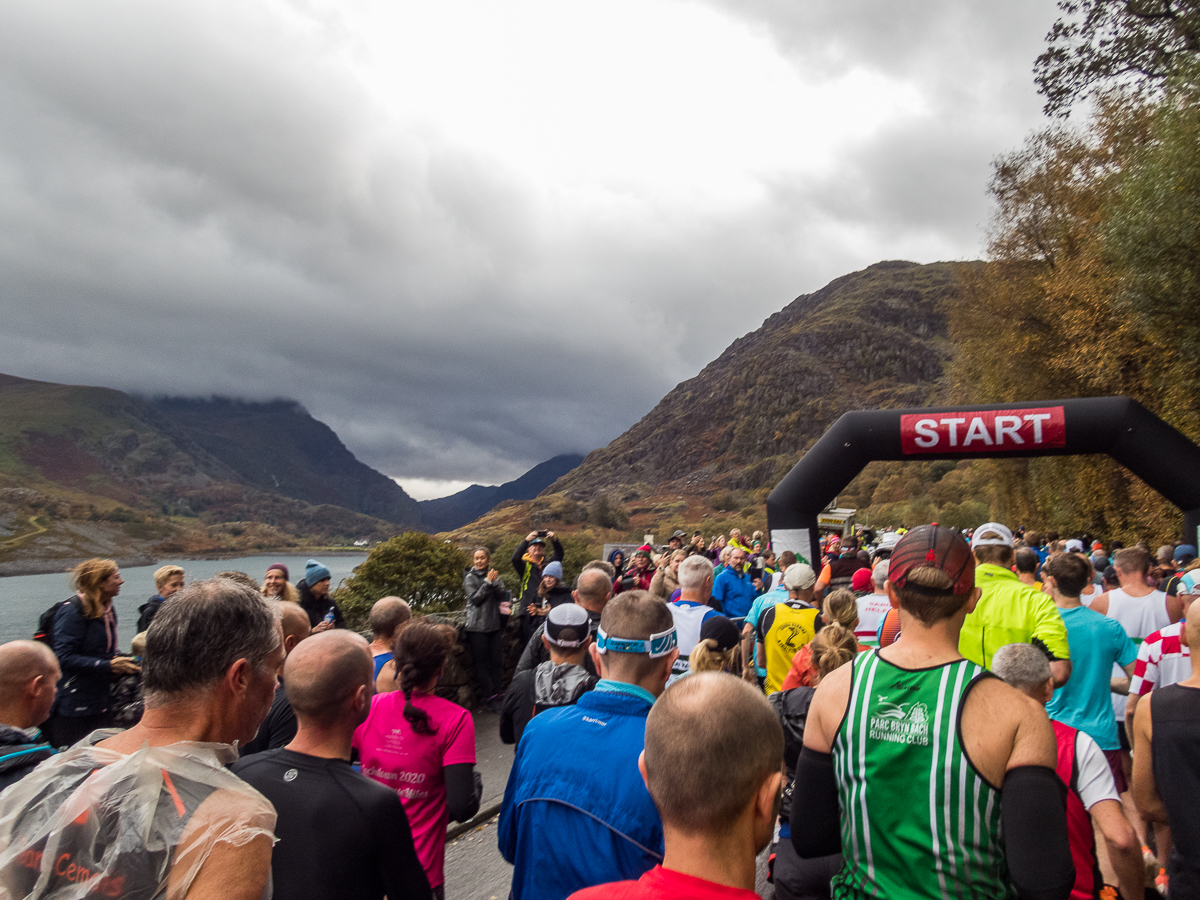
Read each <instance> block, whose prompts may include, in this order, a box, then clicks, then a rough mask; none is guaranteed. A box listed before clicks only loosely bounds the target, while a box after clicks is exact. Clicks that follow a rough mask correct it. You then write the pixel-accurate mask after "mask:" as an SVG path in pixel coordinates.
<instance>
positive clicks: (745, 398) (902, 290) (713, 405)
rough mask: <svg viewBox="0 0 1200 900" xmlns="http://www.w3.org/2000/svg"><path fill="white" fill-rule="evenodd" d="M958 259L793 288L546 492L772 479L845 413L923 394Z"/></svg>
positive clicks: (699, 489) (920, 401) (677, 489)
mask: <svg viewBox="0 0 1200 900" xmlns="http://www.w3.org/2000/svg"><path fill="white" fill-rule="evenodd" d="M962 265H968V264H963V263H933V264H929V265H918V264H916V263H910V262H901V261H890V262H881V263H877V264H875V265H873V266H870V267H869V268H867V269H864V270H862V271H860V272H854V273H852V274H850V275H845V276H843V277H841V278H838V279H836V280H834V281H832V282H830V283H829V284H828V285H827V286H826V287H824V288H822V289H821V290H819V291H816V292H815V293H812V294H804V295H802V296H800V297H797V298H796V299H795V300H793V301H792V302H791V303H789V304H788V305H787V306H786V307H784V309H782V310H780V311H779V312H778V313H776V314H775V315H773V316H771V317H770V318H768V319H767V320H766V321H765V322H764V323H763V324H762V326H761V327H760V328H758V329H757V330H756V331H754V332H752V333H750V334H748V335H746V336H745V337H741V338H738V339H737V340H736V341H734V342H733V343H732V344H731V345H730V346H729V347H728V349H726V350H725V352H724V353H722V354H721V356H720V357H718V358H717V359H716V360H714V361H713V362H711V363H710V364H709V365H707V366H705V367H704V369H703V371H701V372H700V374H699V375H697V376H696V377H695V378H692V379H689V380H688V381H685V382H683V383H682V384H680V385H679V386H677V387H676V388H675V389H674V390H673V391H671V392H670V393H669V394H667V396H666V397H664V398H663V399H662V401H661V402H660V403H659V404H658V405H657V406H656V407H655V408H654V409H652V410H651V411H650V412H649V413H647V414H646V416H645V417H643V418H642V420H641V421H640V422H638V423H637V424H636V425H634V426H633V427H632V428H630V429H629V430H628V431H627V432H625V433H624V434H623V435H621V436H620V437H618V438H617V439H616V440H615V441H613V442H612V443H611V444H609V445H608V446H607V447H604V448H602V449H600V450H596V451H594V452H592V453H591V454H589V455H588V456H587V458H586V459H585V460H584V461H583V463H582V464H581V465H580V466H579V467H578V468H576V469H574V470H572V471H571V472H569V473H568V474H567V475H565V476H564V477H562V478H560V479H559V480H558V481H556V482H555V483H554V484H553V485H551V486H550V487H548V488H547V489H546V490H545V491H544V492H543V495H550V494H557V493H565V494H566V495H567V496H568V497H569V498H571V499H573V500H587V499H589V498H591V497H594V496H596V495H599V494H605V493H608V494H613V495H623V496H626V497H628V496H641V497H645V496H648V495H652V494H664V493H678V494H683V495H693V496H694V495H696V494H700V493H705V492H712V491H717V490H720V489H726V490H732V491H754V490H760V489H767V488H770V487H773V486H774V485H775V483H776V482H777V481H778V480H779V478H781V477H782V476H783V475H784V474H785V473H786V472H787V471H788V469H789V468H790V467H791V466H792V465H794V464H795V462H796V460H797V459H798V458H799V456H800V455H801V454H802V453H803V452H804V451H805V450H806V449H807V448H808V447H809V446H811V445H812V444H813V443H814V442H815V441H816V440H817V439H818V438H819V437H820V436H821V435H822V434H823V433H824V432H825V430H826V429H827V428H828V427H829V426H830V425H831V424H833V422H834V421H836V420H837V418H838V417H839V416H841V415H842V413H844V412H847V411H849V410H852V409H871V408H879V407H905V406H922V405H925V404H927V403H929V402H930V401H931V400H932V399H933V398H934V395H935V394H936V393H937V391H938V390H939V387H940V385H941V379H942V375H943V370H944V367H945V365H946V363H947V361H948V360H949V358H950V355H951V353H952V347H951V346H950V344H949V342H948V340H947V331H946V316H945V311H944V310H945V306H946V304H947V303H948V302H949V301H950V300H951V299H952V298H953V297H954V296H955V294H956V291H957V289H958V288H957V281H956V271H957V270H958V268H959V267H960V266H962ZM726 508H730V507H726Z"/></svg>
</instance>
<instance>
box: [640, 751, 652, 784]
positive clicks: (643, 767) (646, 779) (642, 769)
mask: <svg viewBox="0 0 1200 900" xmlns="http://www.w3.org/2000/svg"><path fill="white" fill-rule="evenodd" d="M638 771H639V772H641V773H642V782H643V783H644V784H645V785H646V790H650V777H649V776H648V775H647V774H646V751H645V750H643V751H642V752H641V753H639V754H638Z"/></svg>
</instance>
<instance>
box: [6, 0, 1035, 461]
mask: <svg viewBox="0 0 1200 900" xmlns="http://www.w3.org/2000/svg"><path fill="white" fill-rule="evenodd" d="M715 5H716V6H718V7H719V8H721V9H724V10H725V11H727V12H728V13H729V14H731V15H736V16H740V17H742V18H743V21H750V22H752V23H753V24H754V25H755V27H760V28H764V29H769V31H770V33H771V35H772V38H773V40H774V41H775V42H776V44H777V45H778V46H779V47H780V48H781V52H783V53H784V54H786V55H787V57H788V58H789V60H791V61H792V62H793V64H794V65H795V66H796V67H797V69H798V70H800V71H802V72H804V73H805V75H806V77H810V78H815V77H820V78H835V77H837V76H838V75H839V74H840V73H844V72H846V71H851V70H853V69H854V68H856V67H859V68H867V69H873V70H877V71H879V72H881V73H883V74H884V75H886V76H887V77H889V78H895V79H899V80H901V81H904V82H907V83H911V85H912V86H913V90H914V91H915V92H916V93H917V94H919V95H920V96H921V97H922V98H923V99H922V109H921V111H920V112H919V113H917V114H914V115H913V116H912V117H909V118H906V119H901V120H893V121H891V122H890V123H889V124H888V125H886V126H884V127H881V128H880V129H876V130H874V131H873V132H872V133H871V134H870V135H869V136H868V137H866V138H864V139H862V140H860V141H858V142H855V143H854V144H852V145H849V146H846V147H844V148H842V152H839V153H838V154H837V164H836V166H835V169H834V170H833V171H825V172H821V173H820V174H819V175H817V174H812V173H804V172H791V173H788V172H784V173H780V174H779V175H778V176H772V177H763V179H762V182H761V185H760V188H761V190H760V192H759V194H758V195H757V196H756V197H753V198H751V199H745V200H743V201H741V202H737V203H732V202H729V203H725V204H718V205H714V206H713V207H712V209H711V210H709V211H707V212H703V213H702V214H698V213H697V212H696V211H695V210H685V209H671V208H665V207H663V206H662V205H661V204H659V203H657V202H655V201H653V200H646V199H645V198H639V197H637V196H631V197H629V198H626V199H627V201H628V202H627V204H626V206H625V207H622V208H621V211H619V212H617V213H610V214H591V213H582V214H580V215H578V216H577V217H571V218H568V219H566V220H564V218H563V214H562V210H561V209H559V208H553V207H552V206H551V205H550V204H549V202H548V201H547V199H546V197H545V196H544V194H543V192H541V191H540V190H539V188H538V186H537V185H535V184H532V183H531V182H530V180H529V176H528V175H527V174H522V173H519V172H516V171H509V170H508V169H506V168H505V166H504V165H503V164H502V163H500V162H498V161H497V159H496V158H495V157H493V156H491V155H489V154H488V153H487V152H486V151H485V150H483V149H479V148H471V147H464V146H462V145H459V144H451V143H450V142H449V141H448V140H447V139H445V138H444V137H441V136H439V134H438V132H437V131H436V129H434V128H424V127H422V126H421V125H420V123H408V124H406V125H405V126H404V127H403V128H399V127H397V126H396V125H395V124H394V123H390V122H388V121H387V120H386V114H385V113H384V112H383V111H381V110H380V108H379V107H378V105H377V104H376V103H375V102H374V101H373V100H372V97H371V95H370V93H369V91H368V90H367V89H366V88H364V86H363V84H362V83H361V81H360V80H359V79H358V78H357V77H356V65H357V54H358V53H359V51H360V48H359V47H358V46H357V45H356V43H355V39H354V36H353V35H352V34H349V33H347V32H345V31H344V30H343V28H342V26H341V25H340V24H339V20H338V19H336V18H334V17H329V16H324V17H323V16H320V15H317V14H315V13H313V12H312V11H311V10H305V9H302V8H301V7H299V6H289V5H287V4H280V5H272V4H270V3H261V4H253V3H220V2H215V0H214V2H204V3H201V2H191V3H189V2H183V0H181V2H178V3H170V4H162V3H157V2H136V0H113V2H110V3H106V4H103V5H82V6H75V7H72V8H71V10H70V13H69V15H68V14H66V13H64V12H62V11H61V9H59V8H58V7H55V6H53V5H50V4H36V3H32V2H29V3H17V4H7V5H5V6H4V7H3V8H0V117H2V118H3V121H4V122H5V123H6V127H5V128H3V129H0V271H3V272H4V278H3V281H2V283H0V311H2V312H3V315H4V321H5V327H4V329H3V330H2V331H0V360H3V363H2V364H0V370H3V371H7V372H10V373H12V374H17V375H23V376H26V377H35V378H43V379H47V380H52V381H67V382H75V383H87V384H104V385H109V386H113V387H118V388H122V389H126V390H134V391H137V392H140V393H170V394H199V395H204V394H213V393H215V394H226V395H233V396H241V397H246V398H250V399H268V398H273V397H280V396H285V397H292V398H295V399H297V400H299V401H301V402H302V403H304V404H305V406H307V407H308V409H309V410H310V411H311V412H312V413H313V414H314V415H316V416H317V417H318V418H320V419H322V420H323V421H325V422H327V423H328V424H329V425H330V426H331V427H333V428H334V429H335V430H336V431H337V432H338V433H339V435H340V436H341V437H342V438H343V440H344V441H345V442H346V443H347V444H348V445H349V446H350V448H351V449H352V450H354V451H355V452H356V453H357V454H358V455H359V457H360V458H362V459H363V460H364V461H366V462H368V463H369V464H371V465H374V466H376V467H377V468H379V469H381V470H382V471H384V472H387V473H388V474H390V475H393V476H397V477H399V478H401V480H403V478H404V477H413V478H437V479H463V480H481V481H487V482H493V483H494V482H497V481H501V480H504V479H507V478H511V477H513V476H515V475H517V474H519V473H520V472H521V471H523V470H524V469H525V468H527V467H528V466H530V465H532V464H534V463H536V462H539V461H541V460H543V459H546V458H548V457H550V456H552V455H554V454H556V453H561V452H570V451H587V450H590V449H593V448H595V447H597V446H600V445H602V444H604V443H606V442H607V441H609V440H611V439H612V438H614V437H615V436H617V435H618V434H619V433H620V432H621V431H623V430H624V429H625V428H627V427H628V426H629V425H631V424H632V423H633V422H634V421H636V420H637V419H638V418H640V417H641V416H642V415H644V414H645V413H646V412H648V411H649V409H650V408H651V407H652V406H653V405H654V404H655V403H656V402H657V401H658V399H659V398H660V397H661V396H663V395H664V394H665V393H667V392H668V391H669V390H670V389H671V388H672V387H673V386H674V385H675V384H676V383H677V382H678V381H680V380H682V379H683V378H686V377H689V376H691V375H693V374H695V373H696V372H697V371H699V369H700V368H701V367H702V366H703V365H704V364H705V363H707V362H708V361H710V360H711V359H713V358H715V357H716V356H717V355H718V354H719V353H720V352H721V350H723V349H724V348H725V347H726V346H727V345H728V344H729V343H730V342H731V341H732V340H733V339H734V338H736V337H738V336H740V335H741V334H744V333H746V332H747V331H750V330H752V329H754V328H756V327H758V325H759V324H760V323H761V321H762V319H763V318H765V317H766V316H768V315H770V314H771V313H772V312H774V311H776V310H778V309H779V308H781V307H782V306H783V305H785V304H786V303H787V302H788V301H790V300H791V299H792V297H794V296H795V295H796V294H797V293H800V292H802V291H810V290H814V289H816V288H818V287H820V286H821V285H822V284H824V283H825V282H826V281H828V280H829V279H831V278H833V277H836V276H838V275H841V274H844V273H845V272H847V271H850V270H852V269H855V268H861V267H862V266H865V265H868V264H870V263H872V262H874V261H876V260H878V259H880V258H896V257H904V256H907V257H909V258H919V259H920V260H921V261H928V260H930V259H933V258H943V257H946V256H959V257H965V256H972V255H975V254H976V253H977V252H978V251H977V247H978V244H979V234H978V230H979V227H980V226H981V225H982V223H983V221H984V219H985V218H986V212H987V207H986V199H985V197H984V194H983V189H984V186H985V184H986V179H987V164H988V160H989V159H990V158H991V157H992V156H994V155H995V154H996V153H999V152H1002V151H1003V150H1005V149H1007V148H1009V147H1010V146H1012V145H1014V144H1015V143H1016V142H1017V141H1018V140H1019V139H1020V137H1021V135H1022V134H1023V133H1024V132H1025V131H1026V130H1028V128H1029V127H1031V126H1032V124H1033V120H1032V119H1031V117H1030V116H1031V112H1030V111H1031V110H1033V111H1036V109H1037V108H1038V107H1039V106H1040V104H1039V103H1038V101H1037V99H1036V98H1034V97H1032V88H1031V87H1030V86H1029V82H1030V78H1029V76H1028V69H1029V64H1030V63H1031V62H1032V58H1033V55H1036V49H1037V44H1038V42H1039V41H1040V37H1041V34H1042V33H1043V32H1044V31H1045V28H1046V27H1047V26H1048V22H1049V19H1050V18H1051V17H1052V16H1051V13H1052V8H1051V4H1050V3H1048V2H1047V3H1031V2H1025V3H1015V4H1007V5H990V4H989V5H985V4H982V3H971V4H955V3H946V4H943V5H938V6H934V5H929V4H926V5H918V6H919V7H920V8H919V9H915V10H910V11H908V12H905V13H904V14H902V15H901V14H897V13H895V12H894V10H895V6H894V4H882V3H879V4H840V5H837V6H836V7H835V6H834V5H833V4H779V3H766V2H763V3H755V2H750V0H737V2H733V0H730V2H728V3H719V4H715ZM993 6H994V7H995V8H993ZM809 7H827V9H816V10H813V9H809ZM834 10H838V12H834ZM1042 19H1046V21H1045V22H1042V21H1041V20H1042ZM409 89H412V90H418V89H419V86H410V87H409ZM814 139H815V138H814Z"/></svg>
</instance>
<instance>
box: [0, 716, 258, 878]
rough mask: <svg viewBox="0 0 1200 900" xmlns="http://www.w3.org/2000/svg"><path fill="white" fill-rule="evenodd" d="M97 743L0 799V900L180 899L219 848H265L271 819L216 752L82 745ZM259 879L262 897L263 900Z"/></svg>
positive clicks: (223, 750) (195, 746)
mask: <svg viewBox="0 0 1200 900" xmlns="http://www.w3.org/2000/svg"><path fill="white" fill-rule="evenodd" d="M112 733H115V732H109V733H104V732H97V733H95V734H93V735H92V736H91V737H89V738H87V739H85V740H84V741H81V742H80V743H78V744H76V745H75V746H74V747H72V748H70V749H69V750H67V751H66V752H65V753H63V754H61V755H59V756H56V757H54V758H53V759H50V760H47V761H46V762H45V763H44V764H42V765H41V766H40V767H38V768H37V769H35V770H34V771H33V772H31V773H30V774H29V775H27V776H26V777H25V778H23V779H22V780H21V781H19V782H17V783H16V784H14V785H12V787H10V788H9V789H8V790H7V791H5V792H4V794H3V795H2V796H0V900H21V898H55V900H60V898H61V900H68V898H82V897H120V898H125V900H141V898H146V900H149V898H157V897H163V898H167V900H175V898H181V897H183V896H184V895H186V893H187V891H188V889H189V888H190V887H191V885H192V882H193V881H194V880H195V878H196V875H197V873H198V872H199V871H200V868H201V866H203V864H204V862H205V860H207V859H208V857H209V855H210V854H211V853H212V851H213V848H214V847H215V846H216V845H217V844H219V843H224V844H229V845H232V846H234V847H241V846H245V845H246V844H248V843H249V842H250V841H252V840H254V839H255V838H257V837H260V836H263V835H265V836H267V838H268V839H269V840H272V841H273V840H274V836H273V834H272V832H273V830H274V828H275V810H274V808H273V807H272V806H271V804H270V802H269V801H268V800H267V799H266V798H265V797H263V796H262V795H261V794H260V793H258V791H256V790H254V788H252V787H250V786H249V785H248V784H246V783H245V782H243V781H242V780H240V779H239V778H237V776H235V775H233V774H231V773H230V772H228V771H227V770H226V769H224V768H223V766H224V765H225V764H226V763H228V762H231V761H232V760H234V759H236V758H237V754H236V751H234V750H233V749H232V748H231V747H230V746H229V745H227V744H201V743H186V742H185V743H178V744H172V745H170V746H167V747H148V746H143V747H142V748H141V749H140V750H138V751H137V752H136V753H132V754H130V755H128V756H126V755H124V754H121V753H116V752H113V751H111V750H106V749H103V748H99V747H94V746H91V743H90V742H91V741H94V740H102V739H103V738H105V737H107V736H109V734H112ZM270 889H271V885H270V881H269V879H268V883H267V891H266V895H265V896H268V897H269V896H270Z"/></svg>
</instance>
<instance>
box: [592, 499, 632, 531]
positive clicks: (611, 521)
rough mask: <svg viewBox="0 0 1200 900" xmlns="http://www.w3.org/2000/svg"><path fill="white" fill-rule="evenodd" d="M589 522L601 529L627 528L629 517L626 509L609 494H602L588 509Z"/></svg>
mask: <svg viewBox="0 0 1200 900" xmlns="http://www.w3.org/2000/svg"><path fill="white" fill-rule="evenodd" d="M587 520H588V522H589V523H591V524H592V525H598V526H600V527H601V528H625V527H627V526H628V525H629V515H628V514H627V513H626V512H625V508H624V507H623V506H622V505H621V504H620V503H618V502H617V501H616V500H614V499H613V498H612V497H610V496H609V495H608V494H600V495H599V496H598V497H596V499H595V500H593V501H592V504H591V506H590V507H589V508H588V513H587Z"/></svg>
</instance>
